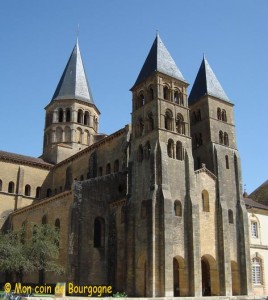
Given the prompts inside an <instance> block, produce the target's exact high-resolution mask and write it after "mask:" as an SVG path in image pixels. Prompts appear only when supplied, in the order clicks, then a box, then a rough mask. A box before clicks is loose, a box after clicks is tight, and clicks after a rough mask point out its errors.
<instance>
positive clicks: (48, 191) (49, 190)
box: [47, 189, 52, 197]
mask: <svg viewBox="0 0 268 300" xmlns="http://www.w3.org/2000/svg"><path fill="white" fill-rule="evenodd" d="M51 196H52V191H51V189H47V197H51Z"/></svg>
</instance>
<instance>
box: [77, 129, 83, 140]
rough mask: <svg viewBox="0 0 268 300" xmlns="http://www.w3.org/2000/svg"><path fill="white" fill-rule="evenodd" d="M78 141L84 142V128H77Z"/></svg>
mask: <svg viewBox="0 0 268 300" xmlns="http://www.w3.org/2000/svg"><path fill="white" fill-rule="evenodd" d="M77 143H78V144H82V129H81V128H77Z"/></svg>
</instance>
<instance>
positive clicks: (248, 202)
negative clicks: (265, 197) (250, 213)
mask: <svg viewBox="0 0 268 300" xmlns="http://www.w3.org/2000/svg"><path fill="white" fill-rule="evenodd" d="M244 202H245V204H246V206H250V207H253V208H260V209H265V210H268V206H267V205H264V204H261V203H258V202H256V201H254V200H252V199H250V198H244Z"/></svg>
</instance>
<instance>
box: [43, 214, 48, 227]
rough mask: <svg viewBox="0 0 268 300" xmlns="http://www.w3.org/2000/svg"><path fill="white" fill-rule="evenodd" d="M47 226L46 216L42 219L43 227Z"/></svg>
mask: <svg viewBox="0 0 268 300" xmlns="http://www.w3.org/2000/svg"><path fill="white" fill-rule="evenodd" d="M45 224H47V215H44V216H43V218H42V225H45Z"/></svg>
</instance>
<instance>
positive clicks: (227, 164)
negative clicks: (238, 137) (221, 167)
mask: <svg viewBox="0 0 268 300" xmlns="http://www.w3.org/2000/svg"><path fill="white" fill-rule="evenodd" d="M225 166H226V169H229V157H228V155H225Z"/></svg>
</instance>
